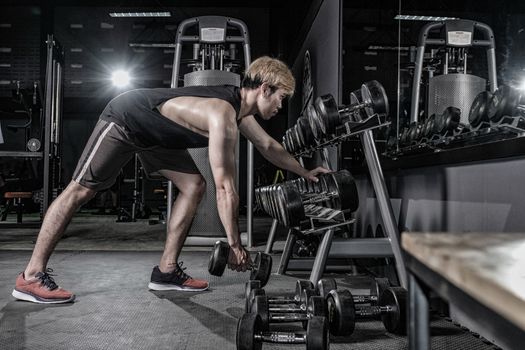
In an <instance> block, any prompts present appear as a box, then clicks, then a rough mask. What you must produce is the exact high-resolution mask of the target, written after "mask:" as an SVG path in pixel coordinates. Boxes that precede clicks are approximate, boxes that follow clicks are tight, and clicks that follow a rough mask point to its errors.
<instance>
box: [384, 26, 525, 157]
mask: <svg viewBox="0 0 525 350" xmlns="http://www.w3.org/2000/svg"><path fill="white" fill-rule="evenodd" d="M438 30H441V31H440V32H439V35H437V34H435V33H434V32H437V31H438ZM432 46H433V47H436V46H438V47H440V49H439V50H435V49H432V50H431V51H430V56H431V60H430V61H427V63H426V65H425V62H424V57H425V56H426V53H425V50H426V49H427V48H428V47H432ZM473 48H486V57H487V67H488V72H487V76H488V83H487V81H486V80H485V79H484V78H482V77H479V76H476V75H472V74H469V73H468V72H469V71H468V64H467V61H468V57H469V56H468V54H469V50H471V49H473ZM423 71H426V72H427V73H428V76H425V77H423ZM423 78H425V79H423ZM422 80H423V81H425V82H426V85H428V91H427V93H426V96H425V97H426V98H425V99H424V100H425V101H426V110H425V111H424V113H420V96H421V88H422V85H425V84H422V83H421V81H422ZM497 85H498V84H497V76H496V58H495V41H494V34H493V32H492V29H491V28H490V27H489V26H488V25H486V24H483V23H480V22H474V21H469V20H449V21H442V22H433V23H429V24H427V25H425V26H424V27H423V29H422V30H421V32H420V35H419V43H418V47H417V53H416V61H415V68H414V78H413V85H412V101H411V111H410V125H408V126H406V127H404V128H403V129H402V130H398V131H397V137H393V138H390V139H389V142H388V145H387V146H388V151H387V152H386V155H388V156H390V157H391V158H394V159H396V158H398V157H399V156H402V155H407V154H416V153H424V152H439V151H442V150H447V149H455V148H461V147H465V146H472V145H476V144H482V143H486V142H492V141H498V140H503V139H509V138H516V137H521V136H523V135H524V134H525V119H524V114H523V108H522V104H523V102H521V93H520V92H519V91H518V90H516V89H514V88H512V87H510V86H507V85H501V86H500V87H499V88H496V87H497ZM487 86H488V89H487ZM422 116H423V117H424V120H419V119H420V118H421V117H422ZM396 141H397V142H396Z"/></svg>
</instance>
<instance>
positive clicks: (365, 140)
mask: <svg viewBox="0 0 525 350" xmlns="http://www.w3.org/2000/svg"><path fill="white" fill-rule="evenodd" d="M361 142H362V144H363V151H364V153H365V158H366V163H367V165H368V169H369V173H370V178H371V180H372V185H373V187H374V191H375V193H376V197H377V201H378V203H379V211H380V214H381V219H382V220H383V227H384V228H385V233H386V234H387V236H388V238H389V239H390V244H391V246H392V252H393V253H394V258H395V260H396V269H397V273H398V276H399V280H400V282H401V286H402V287H405V288H406V286H407V276H406V270H405V264H404V262H403V256H402V254H401V248H400V244H399V231H398V229H397V223H396V218H395V216H394V210H393V209H392V203H391V202H390V196H389V195H388V191H387V188H386V183H385V178H384V176H383V170H382V169H381V164H380V163H379V156H378V154H377V149H376V145H375V143H374V136H373V134H372V131H370V130H368V131H366V132H364V133H363V134H361Z"/></svg>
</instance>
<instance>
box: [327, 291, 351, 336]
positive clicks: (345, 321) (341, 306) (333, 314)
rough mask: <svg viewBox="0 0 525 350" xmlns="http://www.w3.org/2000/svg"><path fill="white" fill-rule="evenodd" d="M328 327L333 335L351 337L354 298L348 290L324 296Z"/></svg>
mask: <svg viewBox="0 0 525 350" xmlns="http://www.w3.org/2000/svg"><path fill="white" fill-rule="evenodd" d="M326 307H327V311H328V314H327V315H328V325H329V327H330V333H331V334H333V335H337V336H339V335H344V336H347V335H351V334H352V333H353V332H354V328H355V306H354V298H353V296H352V293H350V291H349V290H343V291H341V292H337V291H335V290H332V291H330V292H329V293H328V295H327V296H326Z"/></svg>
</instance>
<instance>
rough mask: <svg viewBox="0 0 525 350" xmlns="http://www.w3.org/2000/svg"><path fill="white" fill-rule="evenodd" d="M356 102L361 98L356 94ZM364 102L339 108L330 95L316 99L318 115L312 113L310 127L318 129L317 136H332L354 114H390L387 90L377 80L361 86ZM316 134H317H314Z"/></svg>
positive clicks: (315, 104)
mask: <svg viewBox="0 0 525 350" xmlns="http://www.w3.org/2000/svg"><path fill="white" fill-rule="evenodd" d="M354 98H355V101H358V100H359V96H357V95H356V94H355V96H354ZM361 98H362V100H361V101H360V102H358V103H355V104H350V105H348V106H341V107H339V106H338V105H337V103H336V101H335V98H334V97H333V96H332V95H330V94H327V95H323V96H320V97H318V98H316V100H315V103H314V106H315V110H316V112H317V113H311V114H310V116H311V119H310V120H309V121H310V126H311V127H312V130H313V129H317V130H316V131H317V134H320V135H330V134H333V133H334V132H335V130H336V128H337V127H338V126H340V125H342V124H343V123H344V122H345V120H346V119H349V118H350V119H352V118H353V116H354V114H355V113H356V112H358V111H360V110H364V112H365V113H366V115H367V116H369V117H370V116H372V115H374V114H378V115H386V114H388V98H387V96H386V92H385V89H384V88H383V86H382V85H381V84H380V83H379V82H378V81H376V80H372V81H369V82H366V83H364V84H363V85H362V86H361ZM314 134H315V132H314Z"/></svg>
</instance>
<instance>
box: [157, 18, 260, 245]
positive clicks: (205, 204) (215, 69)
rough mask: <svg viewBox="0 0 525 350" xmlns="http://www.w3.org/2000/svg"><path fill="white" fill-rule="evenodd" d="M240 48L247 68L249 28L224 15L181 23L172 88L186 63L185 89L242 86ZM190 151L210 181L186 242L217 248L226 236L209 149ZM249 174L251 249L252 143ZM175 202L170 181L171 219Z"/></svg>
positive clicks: (249, 241) (249, 146) (175, 85)
mask: <svg viewBox="0 0 525 350" xmlns="http://www.w3.org/2000/svg"><path fill="white" fill-rule="evenodd" d="M192 31H193V33H192ZM183 44H191V45H192V50H191V53H192V58H191V59H184V60H183V59H182V53H183ZM238 45H241V46H242V49H243V56H244V67H246V68H247V67H248V66H249V65H250V62H251V55H250V40H249V35H248V28H247V27H246V24H245V23H244V22H242V21H241V20H238V19H235V18H229V17H221V16H202V17H195V18H190V19H187V20H184V21H183V22H181V23H180V25H179V27H178V29H177V34H176V38H175V56H174V60H173V74H172V78H171V87H172V88H176V87H178V86H179V74H180V70H181V65H182V64H183V63H184V64H186V66H187V68H188V69H189V70H190V72H189V73H186V74H184V86H195V85H204V86H206V85H208V86H212V85H223V84H229V85H235V86H240V75H239V71H240V70H241V67H242V64H241V61H240V59H239V58H238V57H237V46H238ZM189 152H190V154H191V156H192V157H193V159H194V160H195V163H196V164H197V166H198V167H199V170H200V171H201V173H202V175H203V176H204V178H206V179H207V180H208V181H207V189H206V194H205V197H204V198H203V200H202V202H201V204H200V206H199V209H198V211H197V215H196V216H195V218H194V220H193V224H192V229H191V231H190V235H189V237H188V239H187V240H186V242H187V243H189V244H203V245H213V244H214V243H215V242H216V240H217V237H222V236H224V235H225V233H224V229H223V227H222V224H221V222H220V218H219V215H218V212H217V201H216V194H215V185H214V182H213V180H212V179H213V176H212V173H211V169H210V167H209V161H208V148H200V149H190V150H189ZM237 153H238V150H237ZM236 159H238V157H236ZM237 165H238V164H237ZM237 168H238V167H237ZM247 171H248V174H247V181H248V193H247V196H248V198H247V203H248V208H247V212H248V246H251V245H252V243H251V231H252V226H251V225H252V216H251V213H252V209H253V208H252V202H253V200H252V191H251V190H250V189H251V188H253V145H252V144H251V143H250V142H248V158H247ZM172 201H173V184H172V183H171V182H170V183H169V184H168V194H167V220H169V216H170V213H171V206H172Z"/></svg>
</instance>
